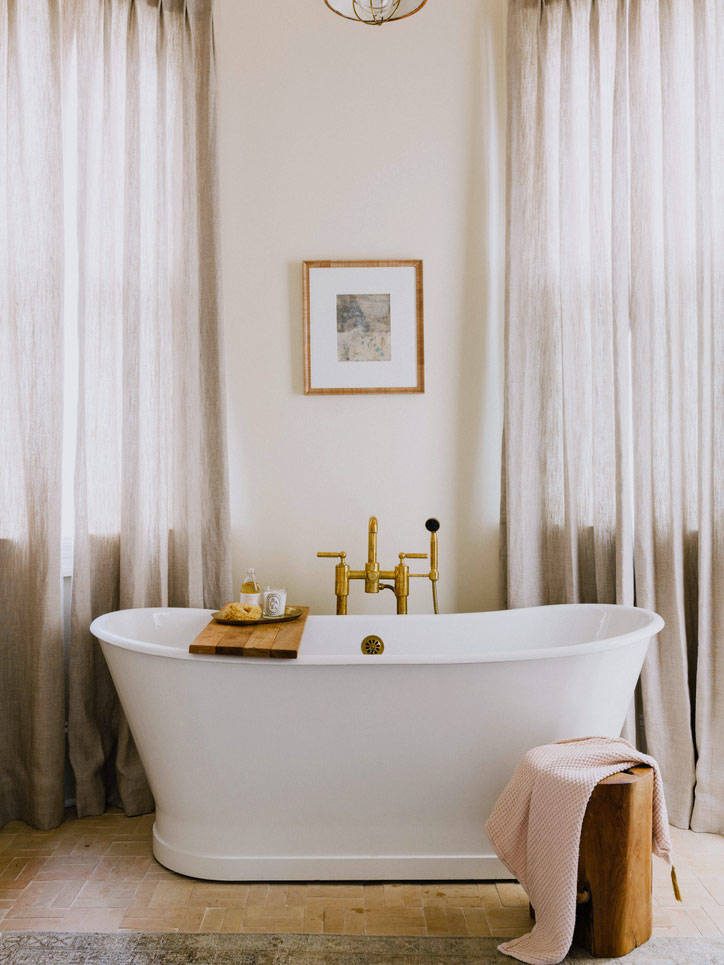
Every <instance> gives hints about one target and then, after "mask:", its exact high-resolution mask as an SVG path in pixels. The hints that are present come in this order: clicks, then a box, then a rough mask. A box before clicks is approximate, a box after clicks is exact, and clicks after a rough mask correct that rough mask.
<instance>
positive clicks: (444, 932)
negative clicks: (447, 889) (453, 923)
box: [423, 905, 450, 937]
mask: <svg viewBox="0 0 724 965" xmlns="http://www.w3.org/2000/svg"><path fill="white" fill-rule="evenodd" d="M423 911H424V915H425V925H426V926H427V934H428V935H437V936H440V937H444V936H448V935H449V934H450V931H449V930H448V926H447V915H446V914H445V908H444V907H443V906H442V905H427V906H426V907H425V908H424V909H423Z"/></svg>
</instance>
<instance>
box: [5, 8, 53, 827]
mask: <svg viewBox="0 0 724 965" xmlns="http://www.w3.org/2000/svg"><path fill="white" fill-rule="evenodd" d="M60 49H61V45H60V7H59V0H56V2H48V0H23V2H22V3H10V4H8V3H4V4H1V5H0V105H2V107H1V108H0V827H2V825H4V824H6V823H7V822H8V821H11V820H14V819H17V818H19V819H22V820H23V821H26V822H27V823H28V824H32V825H34V826H35V827H38V828H44V829H46V828H51V827H54V826H55V825H57V824H59V823H60V821H62V819H63V758H64V744H65V739H64V696H63V650H62V644H63V640H62V624H61V601H60V522H61V491H60V466H61V447H62V439H63V421H62V419H63V415H62V412H63V364H62V359H63V168H62V128H61V109H60V76H61V58H60Z"/></svg>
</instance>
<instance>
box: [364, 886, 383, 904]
mask: <svg viewBox="0 0 724 965" xmlns="http://www.w3.org/2000/svg"><path fill="white" fill-rule="evenodd" d="M364 906H365V908H384V907H385V888H384V885H365V886H364Z"/></svg>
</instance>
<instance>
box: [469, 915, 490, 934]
mask: <svg viewBox="0 0 724 965" xmlns="http://www.w3.org/2000/svg"><path fill="white" fill-rule="evenodd" d="M463 915H464V917H465V924H466V925H467V926H468V934H469V935H475V936H477V937H485V936H488V935H490V926H489V925H488V919H487V917H486V915H485V910H484V909H483V908H463Z"/></svg>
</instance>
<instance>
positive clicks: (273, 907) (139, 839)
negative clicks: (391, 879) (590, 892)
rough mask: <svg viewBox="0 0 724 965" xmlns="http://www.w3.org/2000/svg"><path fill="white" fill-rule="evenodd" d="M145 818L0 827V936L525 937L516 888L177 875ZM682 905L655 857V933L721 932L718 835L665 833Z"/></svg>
mask: <svg viewBox="0 0 724 965" xmlns="http://www.w3.org/2000/svg"><path fill="white" fill-rule="evenodd" d="M152 826H153V815H145V816H143V817H139V818H126V817H124V816H123V814H121V813H120V812H118V811H109V812H108V813H107V814H104V815H102V816H101V817H97V818H84V819H82V820H78V819H76V818H74V817H72V816H70V814H69V816H68V818H67V820H66V821H65V823H64V824H63V825H61V827H59V828H57V829H56V830H54V831H46V832H41V831H34V830H32V829H31V828H28V827H27V826H26V825H24V824H22V823H21V822H17V821H16V822H13V823H12V824H9V825H7V826H6V827H5V828H4V829H2V831H0V930H8V929H43V930H49V931H85V930H88V931H119V930H123V929H128V930H133V931H183V932H198V931H202V932H241V931H244V932H307V933H315V932H316V933H319V932H326V933H331V934H355V935H362V934H367V935H440V936H458V935H462V936H465V935H482V936H485V935H493V936H499V937H501V938H503V937H506V938H507V937H513V936H515V935H519V934H522V933H523V932H525V931H528V930H529V929H530V927H531V921H530V918H529V917H528V899H527V897H526V895H525V892H524V891H523V889H522V888H521V887H520V885H518V884H516V883H512V882H498V883H491V882H474V883H471V882H465V883H449V882H447V883H419V884H405V883H400V884H388V883H385V884H366V883H365V884H228V883H218V882H210V881H197V880H194V879H191V878H184V877H183V876H181V875H177V874H174V873H173V872H171V871H167V870H166V869H165V868H163V867H162V866H161V865H160V864H158V862H156V861H155V859H154V858H153V856H152V853H151V828H152ZM672 834H673V839H674V849H675V855H676V865H677V871H678V875H679V882H680V884H681V890H682V892H683V896H684V903H683V904H681V905H677V903H676V902H675V901H674V898H673V895H672V894H671V884H670V879H669V875H668V870H667V867H666V865H664V863H663V862H662V861H659V860H658V859H655V861H654V902H655V903H654V926H655V927H654V934H657V935H679V936H693V935H721V934H724V838H722V837H718V836H717V835H710V834H695V833H694V832H691V831H680V830H677V829H676V828H674V829H672Z"/></svg>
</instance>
